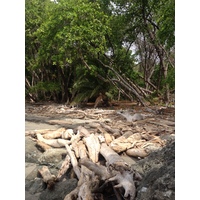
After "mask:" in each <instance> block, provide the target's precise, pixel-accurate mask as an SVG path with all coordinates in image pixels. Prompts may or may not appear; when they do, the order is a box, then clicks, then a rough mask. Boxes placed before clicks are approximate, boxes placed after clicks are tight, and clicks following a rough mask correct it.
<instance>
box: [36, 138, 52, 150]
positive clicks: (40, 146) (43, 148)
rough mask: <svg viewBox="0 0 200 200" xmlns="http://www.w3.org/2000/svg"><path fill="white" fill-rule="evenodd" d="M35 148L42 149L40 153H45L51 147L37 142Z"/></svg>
mask: <svg viewBox="0 0 200 200" xmlns="http://www.w3.org/2000/svg"><path fill="white" fill-rule="evenodd" d="M36 146H38V147H39V148H41V149H42V151H46V150H47V149H51V148H52V147H51V146H49V145H48V144H45V143H44V142H41V141H39V140H38V141H37V143H36Z"/></svg>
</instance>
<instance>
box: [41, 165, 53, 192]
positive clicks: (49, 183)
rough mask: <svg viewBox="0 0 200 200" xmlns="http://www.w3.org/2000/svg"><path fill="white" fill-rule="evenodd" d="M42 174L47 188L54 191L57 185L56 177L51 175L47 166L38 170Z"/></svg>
mask: <svg viewBox="0 0 200 200" xmlns="http://www.w3.org/2000/svg"><path fill="white" fill-rule="evenodd" d="M38 171H39V173H40V174H41V176H42V178H43V181H44V182H45V183H47V187H48V188H49V189H52V188H53V187H54V185H55V181H56V177H55V176H54V175H52V174H51V172H50V171H49V169H48V167H47V166H43V167H42V168H41V169H38Z"/></svg>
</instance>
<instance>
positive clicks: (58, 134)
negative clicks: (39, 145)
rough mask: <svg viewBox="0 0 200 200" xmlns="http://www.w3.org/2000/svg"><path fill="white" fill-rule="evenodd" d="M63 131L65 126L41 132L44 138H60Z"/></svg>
mask: <svg viewBox="0 0 200 200" xmlns="http://www.w3.org/2000/svg"><path fill="white" fill-rule="evenodd" d="M65 131H66V129H65V128H59V129H57V130H54V131H50V132H47V133H45V134H43V138H44V139H55V138H60V137H61V136H62V134H63V132H65Z"/></svg>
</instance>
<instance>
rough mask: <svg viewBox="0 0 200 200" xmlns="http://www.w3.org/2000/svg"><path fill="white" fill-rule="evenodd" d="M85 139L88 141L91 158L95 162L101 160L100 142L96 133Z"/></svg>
mask: <svg viewBox="0 0 200 200" xmlns="http://www.w3.org/2000/svg"><path fill="white" fill-rule="evenodd" d="M84 141H85V143H86V146H87V149H88V153H89V158H90V159H91V160H92V161H93V162H94V163H96V162H98V160H99V151H100V143H99V140H98V137H97V136H96V135H94V134H91V135H90V136H88V137H85V138H84Z"/></svg>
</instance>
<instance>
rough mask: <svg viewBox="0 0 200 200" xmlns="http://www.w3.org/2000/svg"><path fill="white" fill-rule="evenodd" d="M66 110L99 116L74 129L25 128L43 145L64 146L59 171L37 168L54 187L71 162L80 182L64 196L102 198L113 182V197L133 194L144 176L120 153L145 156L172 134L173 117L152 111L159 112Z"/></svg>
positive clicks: (43, 147) (87, 199)
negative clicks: (55, 172)
mask: <svg viewBox="0 0 200 200" xmlns="http://www.w3.org/2000/svg"><path fill="white" fill-rule="evenodd" d="M69 113H70V117H73V116H75V117H76V118H77V116H79V117H78V119H80V118H82V117H84V118H90V119H94V118H96V119H99V117H101V118H102V120H98V121H92V122H91V123H88V124H86V126H85V127H84V126H77V128H76V129H66V128H59V129H57V130H49V129H43V130H35V131H31V132H26V134H27V135H29V136H31V137H32V138H33V140H35V141H36V144H37V146H38V147H39V148H40V149H41V150H42V151H46V150H48V149H50V148H63V149H64V150H66V153H67V155H66V157H65V159H63V163H62V166H61V168H60V170H59V171H58V174H57V176H53V175H51V173H50V171H49V170H48V167H46V166H44V167H43V168H41V169H39V173H40V174H41V176H42V178H43V181H44V182H45V183H46V184H47V186H48V188H49V189H52V188H53V186H54V184H56V181H61V179H62V178H63V177H64V175H65V173H66V172H67V171H68V169H70V168H72V169H73V172H74V173H75V176H76V178H77V179H78V184H77V187H76V188H75V189H74V190H73V191H71V192H70V193H69V194H67V195H66V197H65V198H64V200H72V199H82V200H93V199H104V196H103V194H105V193H106V191H107V186H108V185H109V187H113V189H112V191H113V195H115V197H116V199H117V200H119V199H129V200H134V199H135V196H136V185H135V182H136V181H140V180H141V178H142V177H141V175H140V174H139V173H138V172H137V171H135V170H134V169H133V168H132V167H131V166H130V164H128V163H127V162H125V160H124V159H122V157H121V156H120V155H121V154H126V155H128V156H131V157H136V158H144V157H146V156H148V155H149V154H151V152H152V151H155V150H157V149H159V148H161V147H163V146H164V145H165V144H166V139H165V138H166V137H167V136H169V135H173V134H174V121H173V120H172V121H170V120H167V119H162V118H160V117H156V115H157V114H155V116H152V114H151V115H149V116H148V114H146V115H145V114H137V113H131V112H129V111H125V112H119V113H117V112H113V111H110V110H107V111H105V110H98V109H94V110H92V109H90V110H85V111H84V112H79V110H71V111H70V112H69ZM112 113H114V115H113V116H114V117H113V119H112V120H111V119H109V115H111V114H112ZM122 117H123V118H122ZM105 119H106V120H105ZM107 119H109V120H107ZM118 119H119V120H118ZM63 123H64V122H63ZM65 127H66V126H65ZM86 127H87V128H86ZM88 127H90V128H89V129H88ZM91 130H92V131H91Z"/></svg>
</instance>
